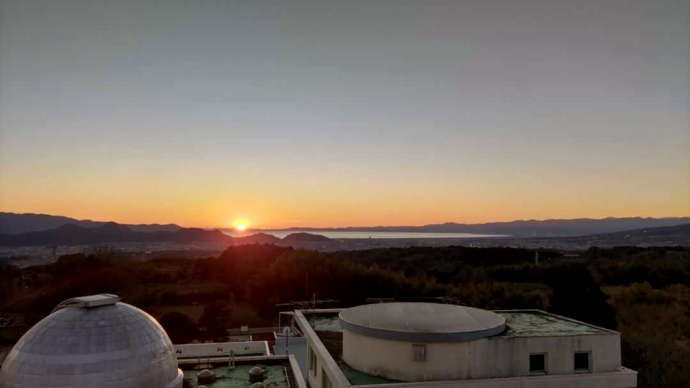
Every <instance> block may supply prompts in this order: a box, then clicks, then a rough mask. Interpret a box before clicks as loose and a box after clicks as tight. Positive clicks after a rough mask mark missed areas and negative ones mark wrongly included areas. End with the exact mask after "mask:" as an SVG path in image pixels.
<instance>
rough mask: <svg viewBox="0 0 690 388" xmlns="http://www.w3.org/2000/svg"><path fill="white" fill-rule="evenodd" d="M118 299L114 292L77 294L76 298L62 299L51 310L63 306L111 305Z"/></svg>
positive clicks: (91, 306) (89, 306)
mask: <svg viewBox="0 0 690 388" xmlns="http://www.w3.org/2000/svg"><path fill="white" fill-rule="evenodd" d="M119 301H120V297H119V296H117V295H114V294H96V295H88V296H78V297H76V298H71V299H67V300H63V301H62V302H60V304H58V305H57V306H55V308H54V309H53V311H52V312H55V311H58V310H60V309H63V308H65V307H82V308H87V309H88V308H94V307H101V306H108V305H113V304H115V303H117V302H119Z"/></svg>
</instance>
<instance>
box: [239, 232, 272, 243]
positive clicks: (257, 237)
mask: <svg viewBox="0 0 690 388" xmlns="http://www.w3.org/2000/svg"><path fill="white" fill-rule="evenodd" d="M280 241H281V240H280V239H279V238H278V237H276V236H274V235H272V234H267V233H256V234H251V235H248V236H245V237H233V239H232V244H233V245H247V244H277V243H279V242H280Z"/></svg>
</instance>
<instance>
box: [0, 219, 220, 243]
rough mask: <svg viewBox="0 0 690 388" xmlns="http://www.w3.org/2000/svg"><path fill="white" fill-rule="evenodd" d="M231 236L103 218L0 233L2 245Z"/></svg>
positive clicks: (185, 240)
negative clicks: (96, 222)
mask: <svg viewBox="0 0 690 388" xmlns="http://www.w3.org/2000/svg"><path fill="white" fill-rule="evenodd" d="M232 240H233V239H232V237H230V236H228V235H226V234H225V233H223V232H221V231H218V230H204V229H192V228H190V229H179V230H176V231H173V232H168V231H158V232H142V231H137V230H132V229H131V228H130V227H128V226H126V225H121V224H116V223H114V222H107V223H104V224H103V225H101V226H95V227H83V226H80V225H76V224H64V225H62V226H60V227H58V228H55V229H50V230H43V231H40V232H27V233H19V234H2V235H0V245H2V246H36V245H91V244H108V243H111V244H112V243H122V242H171V243H193V242H213V243H227V244H231V243H232Z"/></svg>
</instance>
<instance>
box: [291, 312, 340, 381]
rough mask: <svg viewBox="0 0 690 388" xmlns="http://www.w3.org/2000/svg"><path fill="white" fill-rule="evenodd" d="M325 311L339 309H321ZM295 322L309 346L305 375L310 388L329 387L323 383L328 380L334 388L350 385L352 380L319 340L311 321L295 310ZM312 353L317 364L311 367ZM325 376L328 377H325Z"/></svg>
mask: <svg viewBox="0 0 690 388" xmlns="http://www.w3.org/2000/svg"><path fill="white" fill-rule="evenodd" d="M321 311H323V312H329V311H338V310H321ZM295 322H296V323H297V326H298V327H299V329H300V330H301V331H302V333H303V334H304V338H305V339H306V346H307V371H306V374H305V375H304V377H305V379H306V381H307V384H308V385H309V387H310V388H328V387H325V386H324V385H323V383H324V381H325V380H327V381H328V382H329V383H330V386H331V387H332V388H346V387H350V382H349V381H347V378H345V375H343V372H342V371H341V370H340V367H339V366H338V364H336V362H335V360H333V357H331V355H330V353H328V350H327V349H326V347H325V346H324V345H323V343H321V340H319V337H318V335H317V334H316V332H315V331H314V329H312V327H311V325H309V322H308V321H307V319H306V318H305V317H304V314H302V312H301V311H295ZM310 354H312V355H313V357H314V358H315V365H314V367H313V368H310V365H309V357H310V356H309V355H310ZM324 376H325V377H326V379H324Z"/></svg>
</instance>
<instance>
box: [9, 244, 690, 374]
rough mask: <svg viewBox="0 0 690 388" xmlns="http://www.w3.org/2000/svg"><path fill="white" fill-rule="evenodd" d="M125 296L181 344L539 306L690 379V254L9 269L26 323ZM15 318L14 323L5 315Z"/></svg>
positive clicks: (462, 250)
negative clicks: (295, 312)
mask: <svg viewBox="0 0 690 388" xmlns="http://www.w3.org/2000/svg"><path fill="white" fill-rule="evenodd" d="M103 292H109V293H115V294H118V295H120V296H121V297H122V299H123V300H124V301H125V302H127V303H130V304H133V305H135V306H137V307H139V308H142V309H144V310H146V311H147V312H149V313H150V314H152V315H153V316H154V317H156V318H157V319H158V320H159V321H160V322H161V324H162V325H163V326H164V327H165V328H166V330H167V331H168V333H169V334H170V337H171V338H172V340H173V342H177V343H182V342H190V341H205V340H214V339H222V338H223V337H224V336H225V335H226V329H228V328H234V327H238V326H240V325H250V326H272V325H275V324H276V323H277V322H276V320H277V315H278V314H277V312H278V311H279V307H278V306H276V305H278V304H282V303H287V302H294V301H307V300H312V299H332V300H335V301H336V302H334V303H336V304H337V305H338V306H342V307H347V306H352V305H357V304H361V303H365V302H366V300H367V298H395V299H398V300H416V299H425V300H428V299H430V298H435V299H437V300H439V301H443V302H446V303H458V304H463V305H470V306H476V307H480V308H486V309H517V308H519V309H525V308H537V309H543V310H546V311H551V312H555V313H558V314H562V315H565V316H569V317H572V318H575V319H579V320H582V321H585V322H589V323H593V324H596V325H600V326H604V327H607V328H611V329H615V330H618V331H620V332H621V333H622V350H623V364H624V365H625V366H627V367H629V368H632V369H635V370H637V371H639V381H638V385H639V386H640V387H684V386H687V382H688V381H690V367H688V360H690V248H678V247H668V248H664V247H655V248H638V247H619V248H607V249H601V248H590V249H589V250H586V251H581V252H560V251H556V250H530V249H517V248H469V247H460V246H454V247H444V248H420V247H417V248H394V249H372V250H363V251H341V252H329V253H324V252H315V251H307V250H295V249H292V248H289V247H278V246H274V245H259V244H257V245H244V246H235V247H230V248H228V249H227V250H226V251H225V252H223V253H222V254H221V255H220V256H218V257H200V258H197V259H179V258H159V259H155V260H139V259H132V258H128V257H123V256H121V255H119V254H117V252H103V253H100V254H96V255H69V256H62V257H60V258H59V259H58V261H57V262H56V263H53V264H48V265H43V266H34V267H28V268H24V269H19V268H16V267H12V266H9V265H2V266H0V317H10V319H14V320H16V321H17V322H22V323H23V324H25V325H26V326H27V327H28V326H30V325H31V324H33V323H35V322H37V321H38V320H39V319H41V318H42V317H44V316H45V315H47V314H49V313H50V311H51V310H52V308H53V307H54V306H55V305H56V304H58V303H59V302H60V301H61V300H64V299H67V298H70V297H74V296H78V295H87V294H94V293H103ZM6 319H7V318H6Z"/></svg>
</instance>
